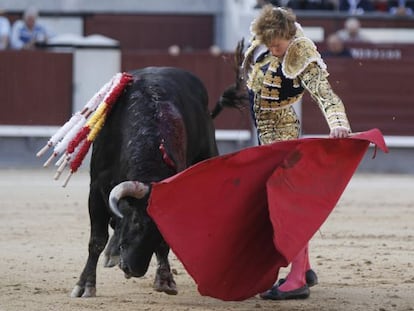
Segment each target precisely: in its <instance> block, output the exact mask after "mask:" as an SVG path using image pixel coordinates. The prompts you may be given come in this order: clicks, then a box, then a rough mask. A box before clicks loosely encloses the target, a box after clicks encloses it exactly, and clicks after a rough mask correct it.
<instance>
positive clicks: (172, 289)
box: [154, 279, 178, 295]
mask: <svg viewBox="0 0 414 311" xmlns="http://www.w3.org/2000/svg"><path fill="white" fill-rule="evenodd" d="M154 289H155V290H156V291H157V292H164V293H166V294H168V295H177V294H178V290H177V284H176V283H175V281H174V280H173V279H169V280H164V281H161V280H155V282H154Z"/></svg>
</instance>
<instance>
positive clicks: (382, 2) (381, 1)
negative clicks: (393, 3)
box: [373, 0, 389, 13]
mask: <svg viewBox="0 0 414 311" xmlns="http://www.w3.org/2000/svg"><path fill="white" fill-rule="evenodd" d="M388 2H389V1H388V0H374V1H373V5H374V11H376V12H383V13H388V11H389V3H388Z"/></svg>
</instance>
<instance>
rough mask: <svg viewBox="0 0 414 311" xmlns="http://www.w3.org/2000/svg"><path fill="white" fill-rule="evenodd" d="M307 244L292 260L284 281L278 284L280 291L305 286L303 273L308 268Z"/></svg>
mask: <svg viewBox="0 0 414 311" xmlns="http://www.w3.org/2000/svg"><path fill="white" fill-rule="evenodd" d="M309 267H310V264H309V252H308V244H306V246H305V247H304V248H303V249H302V250H301V251H300V252H299V253H298V254H297V255H296V257H295V258H294V259H293V260H292V263H291V268H290V272H289V274H288V276H287V277H286V281H285V282H284V283H283V284H282V285H280V286H279V289H280V291H282V292H288V291H292V290H295V289H298V288H301V287H303V286H305V284H306V278H305V273H306V271H307V270H308V269H309Z"/></svg>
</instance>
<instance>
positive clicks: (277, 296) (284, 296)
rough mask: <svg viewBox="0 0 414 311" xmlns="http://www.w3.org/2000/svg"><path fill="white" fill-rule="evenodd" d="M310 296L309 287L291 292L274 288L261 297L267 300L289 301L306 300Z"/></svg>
mask: <svg viewBox="0 0 414 311" xmlns="http://www.w3.org/2000/svg"><path fill="white" fill-rule="evenodd" d="M309 295H310V290H309V287H308V285H305V286H303V287H301V288H298V289H294V290H291V291H287V292H284V291H281V290H280V289H279V287H277V286H273V287H272V288H271V289H269V290H267V291H265V292H264V293H261V294H260V297H261V298H262V299H265V300H288V299H306V298H308V297H309Z"/></svg>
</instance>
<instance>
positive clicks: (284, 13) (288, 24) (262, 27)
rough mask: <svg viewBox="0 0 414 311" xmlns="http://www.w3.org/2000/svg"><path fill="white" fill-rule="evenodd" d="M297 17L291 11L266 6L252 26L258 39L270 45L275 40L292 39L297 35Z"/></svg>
mask: <svg viewBox="0 0 414 311" xmlns="http://www.w3.org/2000/svg"><path fill="white" fill-rule="evenodd" d="M295 22H296V16H295V14H293V12H292V11H291V10H286V9H283V8H275V7H274V6H273V5H271V4H269V5H265V6H264V7H263V9H262V11H261V12H260V15H259V16H258V17H257V18H256V20H255V21H254V22H253V24H252V32H253V33H254V34H255V36H256V39H258V40H259V41H260V42H261V43H263V44H265V45H270V43H271V41H272V40H273V39H275V38H280V39H286V40H290V39H292V38H293V37H294V36H295V34H296V24H295Z"/></svg>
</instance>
